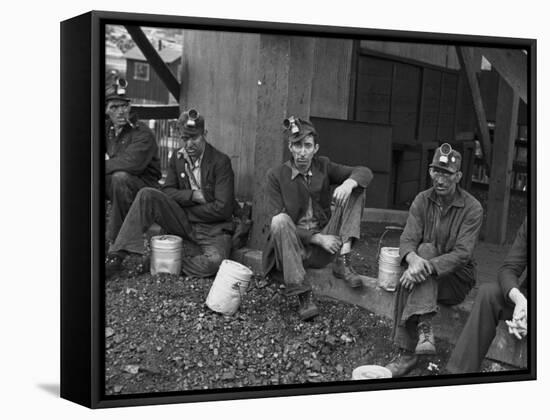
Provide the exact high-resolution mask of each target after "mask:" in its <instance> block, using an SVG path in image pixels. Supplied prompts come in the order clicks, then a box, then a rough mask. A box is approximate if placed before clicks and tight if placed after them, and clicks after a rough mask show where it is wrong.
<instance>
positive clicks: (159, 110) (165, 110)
mask: <svg viewBox="0 0 550 420" xmlns="http://www.w3.org/2000/svg"><path fill="white" fill-rule="evenodd" d="M132 110H134V111H136V113H137V115H138V118H139V119H141V120H169V119H175V118H178V117H179V115H180V108H179V106H178V105H132Z"/></svg>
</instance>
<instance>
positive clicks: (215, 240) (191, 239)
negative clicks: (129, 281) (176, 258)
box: [109, 188, 231, 277]
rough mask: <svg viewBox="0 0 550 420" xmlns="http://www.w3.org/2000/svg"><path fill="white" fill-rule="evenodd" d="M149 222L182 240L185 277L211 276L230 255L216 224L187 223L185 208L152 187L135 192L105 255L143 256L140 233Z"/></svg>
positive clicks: (225, 237)
mask: <svg viewBox="0 0 550 420" xmlns="http://www.w3.org/2000/svg"><path fill="white" fill-rule="evenodd" d="M153 223H157V224H158V225H159V226H160V227H161V228H162V229H163V230H164V232H166V233H168V234H172V235H177V236H179V237H181V238H182V239H183V253H182V271H183V273H184V274H186V275H188V276H196V277H212V276H214V275H215V274H216V272H217V271H218V268H219V266H220V264H221V262H222V260H224V259H225V258H228V257H229V255H230V253H231V235H230V234H228V233H227V232H225V231H223V230H222V229H221V228H220V225H218V224H213V223H190V222H189V218H188V216H187V213H186V212H185V209H184V208H182V207H181V206H180V205H179V204H178V203H177V202H176V201H175V200H173V199H172V198H170V197H168V196H167V195H166V194H164V193H163V192H162V191H159V190H157V189H155V188H143V189H142V190H140V191H139V192H138V194H137V196H136V199H135V200H134V203H133V204H132V206H131V207H130V210H129V212H128V215H127V216H126V219H125V220H124V223H123V224H122V227H121V228H120V232H119V234H118V236H117V238H116V240H115V242H114V243H113V245H112V246H111V248H110V250H109V252H119V251H126V252H132V253H135V254H143V253H144V252H145V244H144V234H145V232H146V231H147V229H148V228H149V227H150V226H151V225H152V224H153Z"/></svg>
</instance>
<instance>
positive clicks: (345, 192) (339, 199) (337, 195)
mask: <svg viewBox="0 0 550 420" xmlns="http://www.w3.org/2000/svg"><path fill="white" fill-rule="evenodd" d="M355 187H357V181H354V180H353V179H350V178H348V179H346V180H345V181H344V182H343V183H342V185H340V186H339V187H337V188H336V189H335V190H334V193H333V194H332V199H333V201H334V204H335V205H336V207H338V206H343V205H344V204H346V203H347V201H348V200H349V196H350V195H351V192H352V191H353V189H354V188H355Z"/></svg>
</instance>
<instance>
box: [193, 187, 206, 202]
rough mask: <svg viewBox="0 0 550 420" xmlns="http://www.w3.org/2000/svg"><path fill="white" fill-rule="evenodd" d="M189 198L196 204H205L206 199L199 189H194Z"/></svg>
mask: <svg viewBox="0 0 550 420" xmlns="http://www.w3.org/2000/svg"><path fill="white" fill-rule="evenodd" d="M191 200H193V202H195V203H197V204H205V203H206V200H205V198H204V194H203V193H202V191H201V190H194V191H193V194H192V195H191Z"/></svg>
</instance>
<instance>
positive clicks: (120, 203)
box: [105, 171, 156, 242]
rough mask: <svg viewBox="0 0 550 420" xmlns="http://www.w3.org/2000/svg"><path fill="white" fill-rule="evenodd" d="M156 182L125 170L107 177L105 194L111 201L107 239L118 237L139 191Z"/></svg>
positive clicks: (111, 239) (110, 240)
mask: <svg viewBox="0 0 550 420" xmlns="http://www.w3.org/2000/svg"><path fill="white" fill-rule="evenodd" d="M154 184H156V183H154ZM154 184H151V183H147V182H145V181H144V180H143V179H141V178H140V177H138V176H136V175H131V174H129V173H128V172H123V171H117V172H114V173H112V174H111V175H107V176H106V177H105V194H106V195H107V199H108V200H109V201H110V202H111V211H110V213H109V219H108V222H107V231H106V239H107V240H108V241H109V242H113V241H114V240H115V238H116V237H117V235H118V232H119V230H120V227H121V226H122V223H123V222H124V218H125V217H126V215H127V214H128V211H129V210H130V206H131V205H132V203H133V201H134V198H135V197H136V194H137V193H138V191H139V190H140V189H142V188H144V187H153V186H154Z"/></svg>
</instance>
